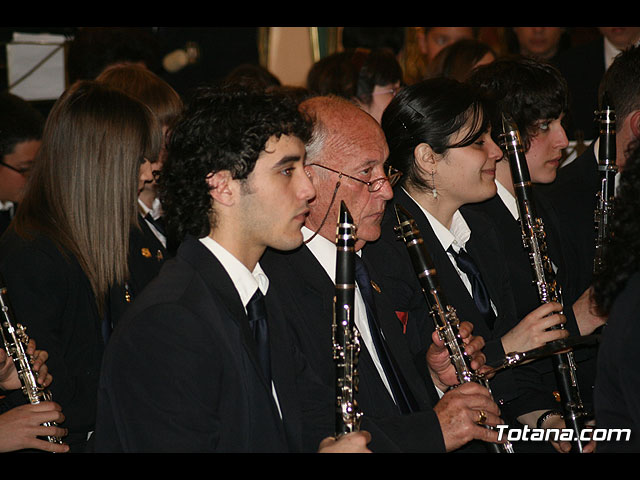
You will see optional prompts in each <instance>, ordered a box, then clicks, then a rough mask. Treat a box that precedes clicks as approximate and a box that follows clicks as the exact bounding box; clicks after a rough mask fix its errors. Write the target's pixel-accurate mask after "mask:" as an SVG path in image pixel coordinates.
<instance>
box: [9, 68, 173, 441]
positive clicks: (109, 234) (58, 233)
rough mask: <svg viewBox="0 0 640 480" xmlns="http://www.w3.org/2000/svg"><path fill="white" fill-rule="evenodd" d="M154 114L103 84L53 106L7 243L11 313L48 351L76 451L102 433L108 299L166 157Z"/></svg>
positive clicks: (81, 86) (87, 85) (79, 88)
mask: <svg viewBox="0 0 640 480" xmlns="http://www.w3.org/2000/svg"><path fill="white" fill-rule="evenodd" d="M159 144H160V127H159V124H158V123H157V120H156V118H155V116H154V115H153V114H152V112H151V111H150V110H149V109H148V108H147V107H146V106H145V105H143V104H142V103H140V102H138V101H136V100H134V99H133V98H132V97H129V96H128V95H126V94H124V93H122V92H120V91H118V90H115V89H112V88H110V87H107V86H105V85H101V84H99V83H97V82H92V81H82V82H78V83H76V84H74V85H72V86H71V87H70V88H69V89H68V90H67V91H65V92H64V94H63V95H62V96H61V97H60V99H59V100H58V101H57V102H56V104H55V105H54V107H53V109H52V111H51V113H50V115H49V117H48V119H47V122H46V125H45V129H44V134H43V140H42V147H41V149H40V152H39V156H38V159H37V161H36V162H35V164H34V169H33V172H32V174H31V177H30V179H29V183H28V185H27V191H26V193H25V197H24V200H23V202H22V203H21V205H20V210H19V212H18V214H17V216H16V218H15V221H14V222H13V224H12V225H11V227H10V228H9V230H7V232H6V233H5V235H4V236H3V237H2V240H1V242H0V271H1V273H2V275H3V277H4V279H5V281H6V283H7V287H8V290H9V291H10V296H11V302H12V305H13V310H14V313H15V316H16V318H17V320H18V321H20V322H21V323H23V324H24V325H25V326H26V327H27V329H28V333H29V335H30V336H32V337H33V338H35V339H36V341H37V342H38V346H39V347H41V348H43V349H45V350H46V351H47V352H48V353H49V360H48V366H49V371H50V372H51V373H52V374H53V375H54V378H55V382H54V383H52V385H51V387H50V390H51V392H52V394H53V398H54V400H55V401H56V402H57V403H59V404H60V405H61V406H62V409H63V411H64V415H65V418H66V419H65V421H64V423H63V425H62V426H63V427H65V428H67V429H68V431H69V434H68V436H67V437H66V441H67V442H68V443H69V445H70V447H71V451H72V452H80V451H83V450H84V448H85V444H86V442H87V439H88V435H89V434H90V432H92V431H93V429H94V424H95V414H96V397H97V386H98V376H99V372H100V364H101V359H102V352H103V348H104V337H103V332H102V327H103V318H104V310H105V298H106V294H107V292H108V290H109V288H110V286H111V285H113V284H117V283H124V282H125V281H126V279H127V277H128V267H127V254H128V247H129V231H130V228H131V225H132V224H133V223H134V222H135V220H136V214H137V206H136V203H137V195H138V191H139V189H140V186H141V184H142V183H144V181H145V180H146V178H147V177H149V178H150V175H151V171H150V168H142V167H144V166H145V165H146V166H147V167H148V166H149V163H148V162H147V161H146V159H148V158H155V157H156V156H157V155H158V149H159Z"/></svg>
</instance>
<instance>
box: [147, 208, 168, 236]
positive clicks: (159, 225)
mask: <svg viewBox="0 0 640 480" xmlns="http://www.w3.org/2000/svg"><path fill="white" fill-rule="evenodd" d="M144 219H145V220H146V221H147V222H149V223H150V224H151V225H153V226H154V227H155V229H156V230H158V232H160V233H161V234H162V235H166V234H165V233H164V222H163V221H162V217H160V218H153V216H152V215H151V212H149V213H147V214H146V215H145V216H144Z"/></svg>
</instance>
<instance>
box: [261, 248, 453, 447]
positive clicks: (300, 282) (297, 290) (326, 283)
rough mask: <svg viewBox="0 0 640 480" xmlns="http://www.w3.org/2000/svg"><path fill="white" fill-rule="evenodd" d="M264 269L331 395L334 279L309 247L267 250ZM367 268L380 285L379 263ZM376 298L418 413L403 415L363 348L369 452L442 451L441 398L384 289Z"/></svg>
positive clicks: (362, 392) (361, 392)
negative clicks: (437, 410)
mask: <svg viewBox="0 0 640 480" xmlns="http://www.w3.org/2000/svg"><path fill="white" fill-rule="evenodd" d="M261 265H262V267H263V268H264V269H265V272H266V273H267V274H268V276H269V279H270V282H271V283H270V285H271V287H270V288H274V289H276V290H277V291H278V292H279V294H280V296H281V298H282V299H283V301H284V302H286V304H287V308H286V313H287V319H288V320H289V326H290V327H291V329H292V331H293V332H294V337H295V340H296V342H297V344H298V345H299V346H300V349H301V350H302V352H303V353H304V355H305V356H306V357H307V359H308V360H309V363H310V365H311V366H312V368H313V369H314V371H315V372H316V373H317V375H318V376H319V377H320V379H321V380H322V382H323V383H324V384H325V385H326V386H327V387H328V388H330V389H331V390H332V391H333V390H334V388H335V364H334V361H333V347H332V335H331V322H332V318H333V297H334V294H335V286H334V283H333V280H332V279H331V278H330V277H329V276H328V275H327V273H326V271H325V270H324V269H323V268H322V266H321V265H320V263H319V262H318V261H317V260H316V258H315V257H314V255H313V254H312V253H311V251H310V250H309V249H308V248H307V247H306V246H302V247H300V248H298V249H297V250H294V251H292V252H276V251H274V250H267V252H266V253H265V255H264V257H263V259H262V261H261ZM367 267H368V269H369V272H370V275H371V278H372V280H373V281H374V282H378V279H379V277H380V275H379V273H378V271H377V268H376V265H372V264H370V263H369V264H367ZM374 294H375V302H376V309H377V312H378V316H377V318H378V320H379V321H380V323H381V328H382V331H383V332H384V335H385V337H386V339H387V342H388V344H389V346H390V348H391V351H392V354H393V356H394V359H395V360H396V362H397V364H398V365H399V367H400V370H401V371H402V372H403V374H404V377H405V379H406V380H407V382H408V385H409V388H410V391H411V392H412V394H413V396H414V398H415V399H416V401H417V404H418V411H417V412H415V413H412V414H408V415H401V414H400V412H399V410H398V407H397V406H396V405H395V403H394V402H393V400H392V398H391V396H390V395H389V393H388V392H387V390H386V388H385V386H384V384H383V383H382V380H381V379H380V376H379V374H378V372H377V370H376V369H375V366H374V365H373V362H372V359H371V357H370V355H369V352H368V351H367V349H366V347H365V346H364V344H362V348H361V353H360V358H359V361H358V371H359V391H358V394H357V397H356V398H357V401H358V403H359V405H360V408H361V410H362V412H363V414H364V415H363V424H362V428H363V429H365V430H368V431H370V432H371V434H372V442H371V444H370V448H371V449H372V450H373V451H375V452H419V451H420V452H443V451H444V441H443V438H442V432H441V430H440V426H439V423H438V419H437V417H436V415H435V412H434V411H433V405H435V403H436V402H437V400H438V396H437V393H436V391H435V387H434V386H433V383H432V382H431V379H430V378H429V377H428V374H427V371H426V360H425V358H424V357H422V358H421V359H420V358H418V359H417V360H416V358H415V357H414V355H413V354H412V352H411V350H410V348H409V347H408V342H407V339H406V338H405V335H403V333H402V329H401V324H400V322H399V321H398V319H397V317H396V316H395V314H394V312H393V310H392V309H391V308H390V306H389V304H388V301H387V295H386V294H385V292H384V290H383V291H382V293H379V292H376V293H374ZM285 299H288V300H285Z"/></svg>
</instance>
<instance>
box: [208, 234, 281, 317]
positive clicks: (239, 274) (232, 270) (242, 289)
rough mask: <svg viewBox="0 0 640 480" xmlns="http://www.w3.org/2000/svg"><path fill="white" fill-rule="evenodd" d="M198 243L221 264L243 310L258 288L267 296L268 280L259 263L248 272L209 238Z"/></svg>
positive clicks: (225, 250)
mask: <svg viewBox="0 0 640 480" xmlns="http://www.w3.org/2000/svg"><path fill="white" fill-rule="evenodd" d="M200 241H201V242H202V244H203V245H204V246H205V247H207V248H208V249H209V250H210V251H211V253H212V254H213V255H214V256H215V257H216V258H217V259H218V261H219V262H220V263H221V264H222V266H223V267H224V269H225V270H226V272H227V274H228V275H229V277H230V278H231V281H232V282H233V285H234V286H235V287H236V290H237V291H238V295H240V300H241V301H242V305H243V306H244V307H245V308H246V306H247V304H248V303H249V300H251V297H252V296H253V294H254V293H255V292H256V290H257V289H258V288H259V289H260V291H261V292H262V294H263V295H266V294H267V290H268V289H269V278H268V277H267V275H266V274H265V273H264V271H263V270H262V267H261V266H260V263H257V264H256V266H255V268H254V269H253V272H250V271H249V269H248V268H247V267H245V266H244V264H243V263H242V262H241V261H240V260H238V259H237V258H236V257H234V256H233V255H232V254H231V253H229V251H228V250H227V249H225V248H224V247H223V246H222V245H220V244H219V243H218V242H216V241H215V240H214V239H212V238H211V237H209V236H207V237H202V238H201V239H200Z"/></svg>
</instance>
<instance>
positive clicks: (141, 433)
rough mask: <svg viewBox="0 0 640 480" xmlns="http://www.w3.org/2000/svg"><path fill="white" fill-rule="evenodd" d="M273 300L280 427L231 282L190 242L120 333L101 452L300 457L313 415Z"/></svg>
mask: <svg viewBox="0 0 640 480" xmlns="http://www.w3.org/2000/svg"><path fill="white" fill-rule="evenodd" d="M266 299H267V308H268V311H269V332H270V342H271V362H272V374H273V382H274V384H275V388H276V391H277V396H278V401H279V405H280V409H281V411H282V418H283V420H281V419H280V416H279V414H278V409H277V406H276V403H275V401H274V398H273V396H272V391H271V385H270V384H268V382H267V381H266V380H265V378H264V376H263V373H262V370H261V369H260V366H259V363H258V359H257V358H258V357H257V352H256V348H255V343H254V341H253V337H252V335H251V331H250V328H249V323H248V319H247V315H246V313H245V311H244V308H243V306H242V303H241V301H240V297H239V295H238V293H237V291H236V289H235V287H234V285H233V283H232V282H231V279H230V278H229V276H228V275H227V273H226V271H225V270H224V268H223V267H222V265H221V264H220V263H219V262H218V260H217V259H216V258H215V257H214V256H213V255H212V254H211V253H210V252H209V251H208V249H207V248H206V247H205V246H204V245H202V243H201V242H200V241H198V240H197V239H195V238H192V237H189V238H187V239H186V240H185V241H184V242H183V244H182V245H181V246H180V248H179V250H178V252H177V256H176V258H175V259H172V260H170V261H167V262H166V263H165V266H164V267H163V269H162V271H161V273H160V275H159V276H158V277H156V279H154V280H153V281H152V282H151V283H150V284H149V285H148V287H147V288H146V289H145V291H144V292H142V293H141V294H140V295H139V297H138V298H137V299H136V300H134V302H133V304H132V306H131V308H130V309H129V310H128V311H127V313H126V314H125V317H124V318H123V319H122V321H121V323H120V325H119V327H118V328H117V329H115V330H114V334H113V336H112V338H111V340H110V342H109V345H108V347H107V350H106V352H105V360H104V366H103V372H102V376H101V383H100V390H99V397H98V419H97V428H96V450H97V451H99V452H111V451H116V452H118V451H124V452H143V451H144V452H149V451H152V452H163V451H164V452H288V451H300V450H301V448H302V443H301V438H302V429H303V417H302V415H303V411H304V412H305V415H306V414H307V413H308V414H309V417H308V418H310V417H311V415H312V413H310V411H308V410H307V409H306V405H307V404H304V405H303V402H301V401H300V395H299V394H298V390H297V383H298V382H299V381H302V379H303V378H305V363H304V362H303V361H302V360H301V359H300V358H299V357H298V355H297V353H296V351H295V349H294V348H293V347H292V343H291V342H290V341H288V339H289V336H288V333H287V331H286V328H285V325H284V324H283V322H282V316H281V314H280V313H279V306H278V304H277V303H276V302H273V301H272V300H273V298H272V295H271V293H270V292H269V293H267V295H266ZM308 397H309V396H308ZM308 397H307V398H308ZM316 401H317V402H319V403H322V404H323V405H325V404H328V402H330V399H329V396H328V394H327V396H326V397H323V398H317V399H316ZM317 411H318V412H320V409H318V410H317ZM316 447H317V445H316Z"/></svg>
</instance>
